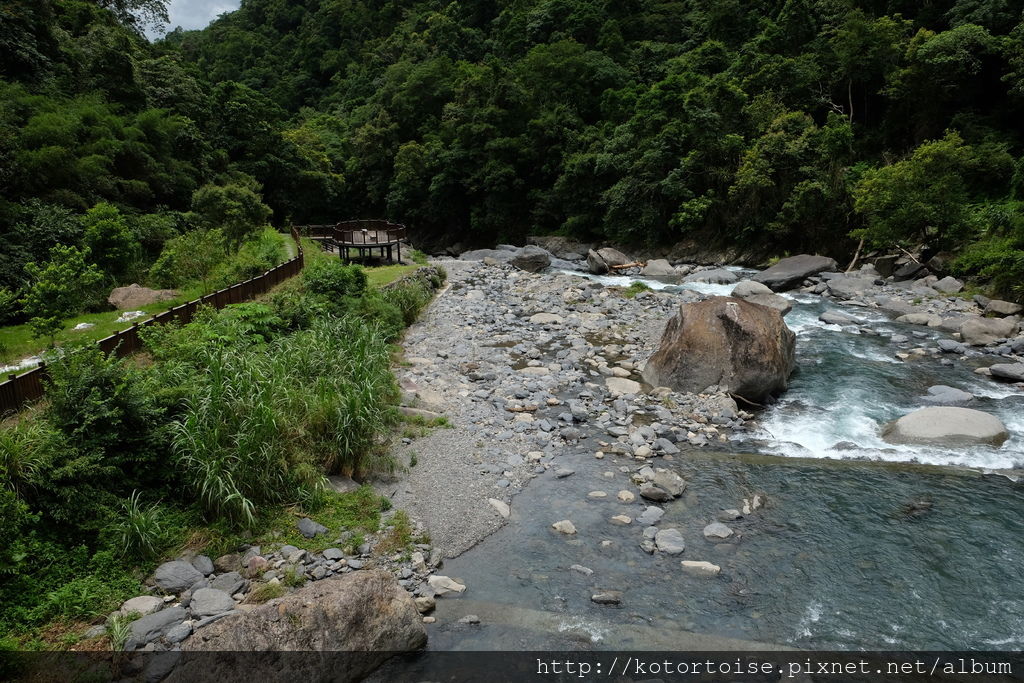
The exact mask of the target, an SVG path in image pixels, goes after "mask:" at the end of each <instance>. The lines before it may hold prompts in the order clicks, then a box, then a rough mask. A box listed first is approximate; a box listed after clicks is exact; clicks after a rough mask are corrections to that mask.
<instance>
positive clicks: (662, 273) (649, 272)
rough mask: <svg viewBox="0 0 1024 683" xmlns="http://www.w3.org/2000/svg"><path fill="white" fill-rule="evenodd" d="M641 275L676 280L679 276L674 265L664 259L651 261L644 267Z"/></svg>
mask: <svg viewBox="0 0 1024 683" xmlns="http://www.w3.org/2000/svg"><path fill="white" fill-rule="evenodd" d="M640 274H641V275H643V276H644V277H653V278H674V277H676V276H677V275H678V273H676V269H675V268H673V267H672V264H671V263H669V262H668V261H667V260H665V259H663V258H655V259H650V260H649V261H648V262H647V265H645V266H644V267H643V270H641V271H640Z"/></svg>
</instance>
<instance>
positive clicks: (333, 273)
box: [302, 259, 366, 300]
mask: <svg viewBox="0 0 1024 683" xmlns="http://www.w3.org/2000/svg"><path fill="white" fill-rule="evenodd" d="M302 282H303V284H304V285H305V287H306V291H307V292H309V293H310V294H315V295H319V296H325V297H329V298H330V299H332V300H333V299H338V298H340V297H359V296H362V295H363V293H364V292H366V271H364V270H363V269H362V268H361V267H360V266H358V265H354V264H353V265H348V266H346V265H343V264H342V263H341V262H340V261H335V260H333V259H331V260H319V261H314V262H313V263H311V264H309V265H308V266H306V268H304V269H303V271H302Z"/></svg>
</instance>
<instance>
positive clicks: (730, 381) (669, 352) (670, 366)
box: [644, 296, 796, 401]
mask: <svg viewBox="0 0 1024 683" xmlns="http://www.w3.org/2000/svg"><path fill="white" fill-rule="evenodd" d="M795 351H796V335H795V334H794V333H793V331H792V330H790V329H789V328H788V327H787V326H786V323H785V322H783V320H782V315H781V314H780V313H779V312H778V311H776V310H774V309H772V308H768V307H766V306H759V305H757V304H753V303H749V302H747V301H744V300H743V299H738V298H736V297H725V296H716V297H711V298H710V299H706V300H705V301H701V302H698V303H691V304H681V305H680V306H679V312H678V313H677V314H676V315H675V316H673V317H672V319H671V320H669V321H668V325H667V326H666V327H665V333H664V335H663V336H662V338H661V344H660V346H659V348H658V350H657V352H655V354H654V355H653V356H652V357H651V359H650V360H649V361H648V362H647V366H646V367H645V368H644V379H645V380H646V381H647V382H648V383H649V384H651V385H652V386H656V387H658V386H665V387H671V388H673V389H676V390H678V391H685V392H691V393H699V392H701V391H703V390H704V389H706V388H707V387H710V386H715V385H717V386H718V387H719V388H720V389H721V390H722V391H726V392H730V393H733V394H737V395H739V396H742V397H743V398H745V399H748V400H751V401H759V400H761V399H763V398H765V397H766V396H769V395H771V394H775V393H778V392H781V391H783V390H785V389H786V386H787V385H788V380H789V375H790V373H791V372H792V371H793V368H794V366H795V362H796V361H795Z"/></svg>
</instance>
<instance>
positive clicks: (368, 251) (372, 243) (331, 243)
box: [303, 219, 406, 263]
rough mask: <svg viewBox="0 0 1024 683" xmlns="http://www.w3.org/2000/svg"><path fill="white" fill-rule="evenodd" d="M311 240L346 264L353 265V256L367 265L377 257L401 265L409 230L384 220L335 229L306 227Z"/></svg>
mask: <svg viewBox="0 0 1024 683" xmlns="http://www.w3.org/2000/svg"><path fill="white" fill-rule="evenodd" d="M303 228H304V231H305V232H307V234H308V235H309V237H310V238H311V239H313V240H316V241H317V242H319V244H320V247H321V248H322V249H324V250H325V251H330V252H334V251H337V252H338V256H339V257H340V258H341V259H342V260H344V261H352V260H354V259H353V258H352V252H355V253H356V254H357V256H356V258H357V259H358V260H360V261H365V260H367V258H369V257H371V256H375V255H378V254H379V256H380V259H381V260H385V259H386V260H388V261H390V262H393V263H394V262H397V263H401V262H402V242H403V241H404V240H405V237H406V228H405V226H404V225H402V224H400V223H392V222H390V221H385V220H373V219H371V220H355V221H342V222H340V223H337V224H335V225H308V226H303Z"/></svg>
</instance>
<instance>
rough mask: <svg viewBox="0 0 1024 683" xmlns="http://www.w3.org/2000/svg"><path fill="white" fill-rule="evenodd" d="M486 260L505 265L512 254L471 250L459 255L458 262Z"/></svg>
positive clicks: (501, 251) (489, 250)
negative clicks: (489, 259)
mask: <svg viewBox="0 0 1024 683" xmlns="http://www.w3.org/2000/svg"><path fill="white" fill-rule="evenodd" d="M487 258H491V259H494V260H495V261H498V262H500V263H506V262H508V261H511V260H512V252H510V251H505V250H504V249H472V250H470V251H464V252H462V253H461V254H459V260H460V261H483V260H484V259H487Z"/></svg>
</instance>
